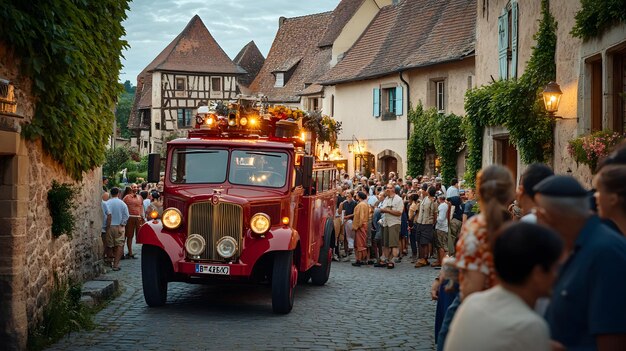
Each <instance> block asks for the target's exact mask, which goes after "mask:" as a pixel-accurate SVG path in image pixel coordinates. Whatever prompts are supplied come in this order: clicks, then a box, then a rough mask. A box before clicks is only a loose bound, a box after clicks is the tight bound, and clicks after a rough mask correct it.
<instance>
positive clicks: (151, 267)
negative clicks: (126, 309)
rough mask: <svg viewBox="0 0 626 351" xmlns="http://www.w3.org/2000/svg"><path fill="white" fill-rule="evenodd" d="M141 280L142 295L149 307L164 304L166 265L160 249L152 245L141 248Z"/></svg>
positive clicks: (165, 297)
mask: <svg viewBox="0 0 626 351" xmlns="http://www.w3.org/2000/svg"><path fill="white" fill-rule="evenodd" d="M141 281H142V284H143V297H144V299H145V300H146V303H147V304H148V306H150V307H157V306H163V305H165V302H166V301H167V276H166V267H165V266H164V264H163V260H162V258H161V250H160V249H159V248H158V247H156V246H152V245H143V247H142V248H141Z"/></svg>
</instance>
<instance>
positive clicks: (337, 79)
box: [319, 0, 476, 177]
mask: <svg viewBox="0 0 626 351" xmlns="http://www.w3.org/2000/svg"><path fill="white" fill-rule="evenodd" d="M475 8H476V2H475V0H450V1H435V0H414V1H406V0H405V1H398V2H396V1H394V3H393V4H390V5H387V6H385V7H382V8H381V9H380V11H378V12H377V13H376V14H375V16H374V17H373V19H371V23H369V24H368V26H367V27H366V29H365V30H364V32H363V33H362V34H361V35H360V36H359V37H358V39H357V40H356V42H355V43H354V45H352V46H351V47H350V48H349V49H348V50H347V51H346V52H345V53H343V54H341V55H339V56H338V57H337V63H336V65H334V67H333V68H331V69H330V70H329V71H328V72H326V74H325V75H324V76H322V77H321V78H320V80H319V82H320V83H321V84H322V85H323V86H325V88H327V89H332V91H333V94H334V116H335V118H336V119H337V120H339V121H341V122H342V127H343V132H342V135H341V136H340V138H339V147H340V149H341V153H342V154H344V155H350V157H349V158H348V170H349V172H350V173H353V172H356V171H359V172H360V173H361V174H369V173H370V172H371V171H377V172H381V173H383V174H388V173H389V172H391V171H393V172H396V173H398V174H400V176H402V177H404V176H405V170H406V169H407V163H406V162H407V139H408V136H409V133H410V128H411V126H410V123H409V121H408V119H407V112H408V109H409V108H410V106H415V104H417V103H418V102H420V101H421V102H422V103H423V104H424V105H425V107H427V108H429V107H436V108H437V109H438V110H439V111H441V112H446V113H449V112H452V113H455V114H458V115H463V114H464V107H463V100H464V94H465V92H466V91H467V89H470V88H472V87H473V85H474V77H473V76H474V41H475V30H474V29H475V16H474V13H475ZM442 14H445V15H442ZM363 15H364V16H365V18H367V14H363ZM355 20H356V19H355ZM340 40H341V36H340V37H339V39H338V42H339V41H340ZM335 46H336V47H340V46H341V45H339V43H337V44H335V45H334V46H333V47H335ZM341 47H343V46H341ZM333 57H334V55H333ZM462 161H463V160H462V158H461V161H460V167H459V169H458V172H459V174H462V173H463V167H462V166H463V162H462ZM414 176H415V175H414Z"/></svg>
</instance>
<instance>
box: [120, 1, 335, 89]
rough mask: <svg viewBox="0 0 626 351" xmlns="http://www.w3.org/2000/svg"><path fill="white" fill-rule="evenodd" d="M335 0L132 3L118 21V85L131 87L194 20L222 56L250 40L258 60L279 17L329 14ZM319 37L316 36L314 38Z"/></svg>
mask: <svg viewBox="0 0 626 351" xmlns="http://www.w3.org/2000/svg"><path fill="white" fill-rule="evenodd" d="M338 2H339V0H291V1H289V0H260V1H256V0H152V1H151V0H134V1H132V2H131V3H130V11H128V13H127V15H128V18H127V19H126V21H124V28H125V29H126V36H125V37H124V39H125V40H127V41H128V43H129V45H130V48H129V49H128V50H125V51H124V52H123V53H122V54H123V55H124V58H122V64H123V65H124V67H122V70H121V71H120V78H119V79H120V82H124V81H126V80H130V81H131V83H132V84H133V85H136V84H137V74H139V72H141V70H143V69H144V68H145V67H146V66H147V65H148V64H149V63H150V62H151V61H152V60H153V59H154V58H155V57H156V56H157V55H158V54H159V53H160V52H161V51H162V50H163V49H164V48H165V47H166V46H167V44H169V43H170V42H171V41H172V40H173V39H174V38H175V37H176V36H177V35H178V34H179V33H180V32H181V31H182V30H183V29H184V28H185V25H187V23H188V22H189V20H190V19H191V18H192V17H193V16H194V15H195V14H197V15H199V16H200V18H201V19H202V21H203V22H204V24H205V26H207V28H208V29H209V32H211V34H212V35H213V37H214V38H215V40H216V41H217V43H218V44H219V45H220V46H221V47H222V49H223V50H224V51H225V52H226V54H227V55H228V56H229V57H230V58H231V59H234V58H235V55H237V53H238V52H239V50H241V48H242V47H243V46H244V45H246V44H247V43H248V42H249V41H250V40H254V42H255V43H256V45H257V46H258V47H259V50H261V53H262V54H263V56H265V57H267V53H268V51H269V49H270V46H271V45H272V41H273V40H274V36H275V35H276V31H277V30H278V18H279V17H280V16H285V17H295V16H303V15H309V14H313V13H319V12H325V11H330V10H333V9H334V8H335V6H337V4H338ZM320 35H321V34H320Z"/></svg>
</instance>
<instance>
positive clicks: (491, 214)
mask: <svg viewBox="0 0 626 351" xmlns="http://www.w3.org/2000/svg"><path fill="white" fill-rule="evenodd" d="M476 194H477V195H478V204H479V207H480V213H479V214H477V215H474V216H472V217H471V218H470V219H468V220H467V221H466V222H465V223H463V226H462V227H461V233H460V235H459V241H458V242H457V244H456V266H457V268H458V269H459V296H457V297H456V299H455V300H454V301H453V302H452V304H451V305H450V307H449V308H448V310H447V311H446V315H445V317H444V321H443V325H442V326H441V331H440V333H439V337H438V340H437V350H443V347H444V343H445V340H446V336H447V335H448V328H449V326H450V323H451V321H452V318H453V317H454V314H455V313H456V310H457V308H458V307H459V305H460V303H461V301H462V300H463V299H465V298H467V297H468V296H469V295H471V294H472V293H474V292H477V291H483V290H486V289H489V288H491V287H493V286H495V285H496V284H497V279H496V270H495V266H494V262H493V251H492V248H491V247H492V244H493V243H494V242H495V239H496V232H497V231H498V229H500V227H502V225H503V224H504V223H505V222H507V221H510V220H511V214H510V212H509V211H508V206H509V204H510V203H511V202H512V201H513V199H514V197H515V184H514V182H513V176H512V175H511V172H510V171H509V170H508V169H506V168H504V167H502V166H498V165H491V166H488V167H486V168H484V169H483V170H481V171H480V172H479V173H478V176H477V177H476Z"/></svg>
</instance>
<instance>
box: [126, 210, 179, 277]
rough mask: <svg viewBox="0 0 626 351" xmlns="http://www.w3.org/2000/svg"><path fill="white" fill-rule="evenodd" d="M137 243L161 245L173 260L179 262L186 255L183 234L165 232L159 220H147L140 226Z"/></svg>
mask: <svg viewBox="0 0 626 351" xmlns="http://www.w3.org/2000/svg"><path fill="white" fill-rule="evenodd" d="M137 243H139V244H143V245H153V246H156V247H160V248H161V249H163V251H165V252H166V253H167V255H168V256H169V257H170V260H171V261H172V262H178V261H179V260H181V259H183V258H184V257H185V249H184V246H185V243H184V241H183V240H182V238H181V236H180V235H178V234H174V235H172V234H168V233H163V224H162V223H161V221H158V220H154V221H149V222H146V223H145V224H144V225H142V226H141V228H139V231H138V232H137ZM174 266H175V265H174Z"/></svg>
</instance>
